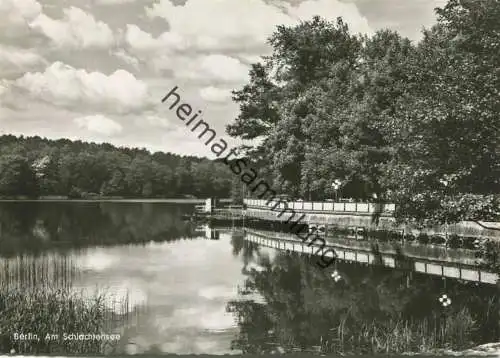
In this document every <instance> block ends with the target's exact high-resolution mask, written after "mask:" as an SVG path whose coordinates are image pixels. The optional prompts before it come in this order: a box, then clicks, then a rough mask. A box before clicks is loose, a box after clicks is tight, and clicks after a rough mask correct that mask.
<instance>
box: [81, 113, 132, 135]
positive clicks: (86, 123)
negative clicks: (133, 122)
mask: <svg viewBox="0 0 500 358" xmlns="http://www.w3.org/2000/svg"><path fill="white" fill-rule="evenodd" d="M75 123H76V124H77V125H78V127H80V128H83V129H87V130H89V131H91V132H96V133H99V134H104V135H107V136H111V135H114V134H118V133H120V132H121V131H122V129H123V127H122V126H121V125H120V124H119V123H117V122H115V121H114V120H112V119H110V118H108V117H105V116H103V115H102V114H96V115H93V116H86V117H79V118H75Z"/></svg>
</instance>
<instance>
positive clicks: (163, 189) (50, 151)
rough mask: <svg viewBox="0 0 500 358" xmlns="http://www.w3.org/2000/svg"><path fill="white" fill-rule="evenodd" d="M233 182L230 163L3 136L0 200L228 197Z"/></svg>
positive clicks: (33, 138) (111, 147)
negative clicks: (27, 197)
mask: <svg viewBox="0 0 500 358" xmlns="http://www.w3.org/2000/svg"><path fill="white" fill-rule="evenodd" d="M232 179H233V177H232V174H231V171H230V170H229V168H227V165H225V164H223V163H218V162H214V161H211V160H208V159H201V158H196V157H181V156H178V155H174V154H170V153H162V152H157V153H154V154H151V153H150V152H148V151H147V150H145V149H136V148H134V149H130V148H116V147H113V146H112V145H109V144H95V143H84V142H81V141H70V140H66V139H61V140H55V141H53V140H48V139H42V138H40V137H28V138H24V137H15V136H10V135H7V136H0V197H15V196H30V197H37V196H39V195H42V196H51V195H57V196H70V197H74V198H79V197H88V196H92V195H97V196H108V197H109V196H114V197H129V198H173V197H184V196H196V197H214V196H215V197H229V196H230V195H231V190H232V186H233V183H232Z"/></svg>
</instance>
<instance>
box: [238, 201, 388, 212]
mask: <svg viewBox="0 0 500 358" xmlns="http://www.w3.org/2000/svg"><path fill="white" fill-rule="evenodd" d="M244 203H245V205H246V206H247V207H248V208H249V209H251V208H255V209H267V210H271V208H273V207H274V206H275V205H276V204H278V202H277V201H274V202H268V201H267V200H263V199H244ZM279 208H280V209H285V208H288V209H293V210H295V211H297V212H299V211H301V212H303V211H304V212H342V213H375V212H384V213H393V212H394V211H395V210H396V205H395V204H389V203H386V204H379V203H334V202H328V201H325V202H321V201H320V202H318V201H290V202H286V203H284V202H280V203H279ZM277 209H278V207H277V208H276V209H275V210H277Z"/></svg>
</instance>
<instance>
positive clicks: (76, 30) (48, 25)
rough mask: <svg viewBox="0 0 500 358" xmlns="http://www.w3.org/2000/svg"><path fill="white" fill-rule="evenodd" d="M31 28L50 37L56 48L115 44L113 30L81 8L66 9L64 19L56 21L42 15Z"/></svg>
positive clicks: (105, 46)
mask: <svg viewBox="0 0 500 358" xmlns="http://www.w3.org/2000/svg"><path fill="white" fill-rule="evenodd" d="M30 27H31V28H32V29H33V30H35V31H37V32H39V33H41V34H43V35H45V36H46V37H48V38H49V39H50V40H51V41H52V42H53V43H54V44H55V45H56V46H59V47H63V46H69V47H73V48H89V47H98V48H107V47H110V46H111V45H113V44H114V36H113V31H112V30H111V28H110V27H109V26H108V25H107V24H106V23H104V22H102V21H98V20H96V19H95V18H94V17H93V16H92V15H91V14H88V13H86V12H85V11H83V10H82V9H80V8H77V7H74V6H72V7H70V8H69V9H64V18H63V19H62V20H54V19H52V18H50V17H48V16H47V15H45V14H40V15H39V16H38V17H37V18H36V19H35V20H33V21H32V22H31V23H30Z"/></svg>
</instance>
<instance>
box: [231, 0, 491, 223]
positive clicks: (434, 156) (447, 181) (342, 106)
mask: <svg viewBox="0 0 500 358" xmlns="http://www.w3.org/2000/svg"><path fill="white" fill-rule="evenodd" d="M436 14H437V23H436V25H435V26H433V27H432V28H431V29H428V30H424V33H423V38H422V40H421V41H420V42H418V43H412V42H411V41H410V40H408V39H406V38H404V37H402V36H400V35H399V34H398V33H396V32H392V31H389V30H380V31H378V32H377V33H375V34H374V35H373V36H371V37H368V36H355V35H351V34H350V33H349V29H348V26H347V25H346V24H345V23H343V22H342V20H341V19H339V20H338V21H337V22H335V23H330V22H327V21H325V20H322V19H321V18H319V17H315V18H314V19H312V20H310V21H306V22H303V23H301V24H299V25H297V26H293V27H284V26H281V27H278V28H277V30H276V32H275V33H274V34H273V35H272V36H271V37H270V39H269V43H270V45H271V46H272V48H273V53H272V55H270V56H268V57H265V58H263V60H262V62H261V63H257V64H254V65H253V67H252V70H251V73H250V82H249V83H248V84H247V85H245V86H244V87H243V88H242V89H241V90H237V91H234V97H233V98H234V100H235V101H236V102H237V103H239V105H240V109H241V113H240V115H239V116H238V118H236V119H235V121H234V122H233V123H231V124H230V125H229V126H228V128H227V129H228V133H229V134H230V135H232V136H235V137H241V138H245V139H258V143H259V144H258V145H255V146H254V147H253V148H251V149H250V150H248V151H247V152H248V155H249V156H251V157H254V158H255V160H256V162H259V163H261V166H262V167H263V168H265V169H264V172H265V174H266V175H270V176H271V177H272V178H273V180H272V182H273V186H274V189H275V190H277V191H281V192H283V193H287V194H290V195H293V196H296V197H303V198H304V199H309V198H311V199H324V198H329V197H331V196H332V195H333V193H334V192H333V191H334V188H333V187H332V183H333V182H334V181H335V180H340V181H341V183H342V185H341V187H340V191H341V193H342V194H343V195H345V196H349V197H354V198H357V199H360V200H367V199H371V198H374V199H375V200H386V201H394V202H396V203H397V204H398V217H399V218H401V219H417V220H418V221H426V220H431V221H435V222H444V221H458V220H464V219H494V218H498V217H499V216H500V209H499V203H500V200H499V197H498V194H499V193H500V179H499V178H500V125H499V123H500V76H499V74H500V67H499V65H498V64H499V63H500V21H498V19H499V18H500V3H499V2H498V1H497V0H487V1H466V0H451V1H449V3H448V4H447V5H446V6H445V7H444V8H442V9H436Z"/></svg>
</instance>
